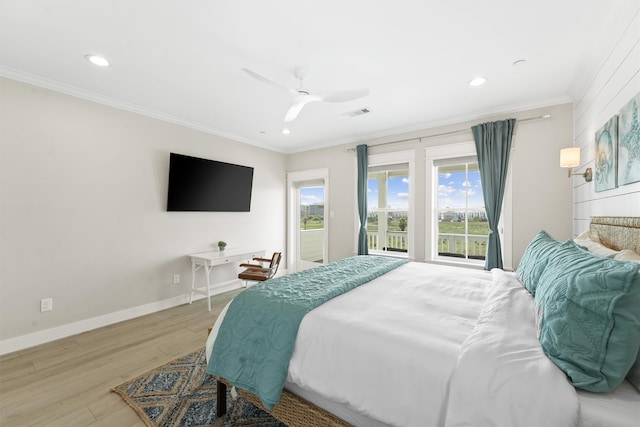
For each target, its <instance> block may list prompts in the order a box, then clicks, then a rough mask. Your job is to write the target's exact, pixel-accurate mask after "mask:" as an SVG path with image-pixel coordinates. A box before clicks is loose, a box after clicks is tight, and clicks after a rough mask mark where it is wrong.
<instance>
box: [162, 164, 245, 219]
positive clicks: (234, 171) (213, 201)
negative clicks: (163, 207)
mask: <svg viewBox="0 0 640 427" xmlns="http://www.w3.org/2000/svg"><path fill="white" fill-rule="evenodd" d="M252 186H253V168H252V167H248V166H241V165H234V164H231V163H224V162H218V161H215V160H207V159H200V158H198V157H191V156H185V155H183V154H176V153H171V156H170V159H169V191H168V196H167V211H182V212H185V211H200V212H249V211H250V209H251V188H252Z"/></svg>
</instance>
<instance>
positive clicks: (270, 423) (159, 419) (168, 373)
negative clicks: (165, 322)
mask: <svg viewBox="0 0 640 427" xmlns="http://www.w3.org/2000/svg"><path fill="white" fill-rule="evenodd" d="M206 364H207V362H206V358H205V351H204V349H202V350H200V351H196V352H195V353H191V354H188V355H186V356H184V357H181V358H179V359H176V360H174V361H172V362H169V363H167V364H166V365H164V366H161V367H159V368H156V369H154V370H152V371H150V372H147V373H145V374H142V375H140V376H139V377H137V378H134V379H133V380H131V381H127V382H126V383H124V384H121V385H119V386H117V387H115V388H114V389H112V390H111V391H113V392H115V393H117V394H119V395H120V396H121V397H122V398H123V399H124V401H125V402H127V404H128V405H129V406H131V408H133V410H134V411H135V412H136V413H137V414H138V416H140V418H141V419H142V421H144V423H145V424H146V425H148V426H159V427H174V426H176V427H177V426H212V425H215V426H223V427H232V426H251V427H285V426H284V424H282V423H280V422H279V421H278V420H276V419H275V418H273V417H272V416H271V415H269V414H267V413H266V412H264V411H263V410H261V409H260V408H258V407H257V406H255V405H253V404H252V403H251V402H248V401H246V400H244V399H242V398H238V399H237V400H233V399H231V396H229V395H228V396H227V405H228V406H227V414H226V416H225V417H222V418H221V419H217V416H216V380H215V378H213V377H212V376H211V375H209V374H207V373H206V372H205V369H206V367H207V365H206Z"/></svg>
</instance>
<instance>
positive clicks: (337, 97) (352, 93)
mask: <svg viewBox="0 0 640 427" xmlns="http://www.w3.org/2000/svg"><path fill="white" fill-rule="evenodd" d="M242 70H243V71H244V72H245V73H247V74H248V75H250V76H251V77H253V78H254V79H256V80H258V81H259V82H261V83H264V84H267V85H269V86H273V87H277V88H279V89H281V90H284V91H286V92H287V93H290V94H292V95H294V98H293V102H292V104H291V106H290V107H289V109H288V110H287V113H286V114H285V116H284V121H285V122H286V123H288V122H292V121H293V120H295V119H296V117H298V115H299V114H300V111H302V109H303V108H304V106H305V105H307V104H309V103H310V102H316V101H324V102H348V101H353V100H356V99H359V98H362V97H365V96H367V95H368V94H369V89H355V90H341V91H333V92H324V93H317V94H314V93H311V92H309V91H308V90H307V89H305V87H304V84H303V81H304V79H305V77H306V76H307V70H306V69H305V68H301V67H299V68H296V69H295V71H294V76H295V77H296V79H297V80H298V81H299V82H300V83H299V84H298V88H297V89H291V88H288V87H286V86H283V85H281V84H280V83H276V82H275V81H273V80H271V79H269V78H267V77H264V76H262V75H260V74H258V73H256V72H255V71H252V70H250V69H248V68H243V69H242Z"/></svg>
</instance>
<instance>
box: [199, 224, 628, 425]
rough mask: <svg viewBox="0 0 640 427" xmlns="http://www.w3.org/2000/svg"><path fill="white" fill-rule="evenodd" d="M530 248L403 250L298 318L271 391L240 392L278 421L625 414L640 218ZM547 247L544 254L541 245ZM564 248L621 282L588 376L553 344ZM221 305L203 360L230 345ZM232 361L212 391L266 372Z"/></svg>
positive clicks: (479, 421) (505, 421)
mask: <svg viewBox="0 0 640 427" xmlns="http://www.w3.org/2000/svg"><path fill="white" fill-rule="evenodd" d="M544 234H546V233H544ZM529 246H530V247H528V248H527V252H526V253H525V256H524V257H523V261H522V262H521V264H522V266H523V267H522V269H521V268H520V266H519V268H518V272H513V273H509V272H504V271H501V270H493V271H491V272H486V271H478V270H472V269H465V268H456V267H447V266H440V265H433V264H425V263H415V262H409V263H400V265H397V266H394V268H392V269H389V271H385V272H383V273H381V274H379V275H375V277H371V278H367V280H366V282H365V283H364V284H358V285H354V286H353V287H351V288H349V289H347V290H345V291H344V292H343V293H340V294H339V295H337V296H334V297H333V298H331V299H328V300H327V301H326V302H324V303H322V304H319V305H318V306H317V307H315V308H312V309H310V310H309V311H308V312H306V314H304V315H303V316H301V320H300V322H299V324H298V325H297V326H296V327H295V328H294V329H295V330H296V331H297V332H296V334H295V337H294V341H293V343H292V350H291V352H290V353H289V354H290V357H289V358H288V359H287V363H286V369H285V372H284V373H283V375H282V376H283V377H284V378H282V382H283V386H282V388H283V389H281V390H278V393H280V391H281V394H279V397H278V399H279V401H278V402H277V403H275V404H274V401H272V400H269V398H265V397H264V396H263V397H260V396H261V394H260V392H259V391H260V389H259V388H257V389H254V388H252V387H251V386H248V387H246V389H245V388H244V387H243V388H238V387H236V388H237V390H238V393H239V394H240V395H241V396H243V397H245V398H247V399H249V400H250V401H252V402H253V403H254V404H257V405H258V406H260V407H262V408H263V409H266V410H268V411H269V412H270V413H272V415H274V416H275V417H276V418H278V419H280V420H282V421H283V422H284V423H285V424H287V425H290V426H295V425H300V426H306V425H322V426H327V425H336V426H337V425H362V426H383V425H385V426H386V425H399V426H414V425H415V426H431V425H432V426H464V425H509V426H518V425H521V426H529V425H531V426H533V425H567V426H569V425H580V426H598V425H607V426H627V425H635V423H637V422H638V420H639V419H640V393H639V391H637V390H636V389H634V387H633V386H632V384H631V383H630V382H629V379H630V378H631V379H632V380H633V381H635V383H636V385H637V382H638V379H639V378H635V379H634V378H633V373H634V372H635V374H636V375H637V373H638V370H639V369H640V362H638V361H637V358H638V347H639V346H640V273H639V272H638V269H639V267H638V265H637V264H633V261H630V262H625V261H627V260H633V257H634V253H635V254H637V253H640V218H636V217H633V218H611V217H594V218H593V219H592V223H591V228H590V231H589V232H588V233H583V235H580V236H578V238H576V239H574V240H573V241H570V242H558V241H554V239H553V238H552V237H550V236H548V235H547V236H544V235H543V232H541V233H538V235H537V236H536V237H534V239H533V240H532V242H531V244H530V245H529ZM556 247H557V248H558V249H557V253H556V252H554V253H556V255H555V256H553V257H551V256H547V255H548V254H549V253H550V251H556ZM585 248H589V249H590V252H587V250H586V249H585ZM608 248H609V249H608ZM607 250H608V251H609V252H607ZM562 251H564V252H562ZM576 251H583V252H585V253H586V255H584V259H585V262H586V263H587V264H588V263H591V264H594V265H595V264H597V266H596V267H591V266H589V265H587V264H585V265H584V266H580V267H579V268H577V270H579V272H578V273H576V274H579V275H581V276H580V277H581V280H582V279H584V278H583V277H582V272H589V271H590V270H589V269H591V270H593V272H595V273H597V274H600V275H602V274H604V273H602V271H603V270H602V269H603V268H604V269H606V268H609V269H610V270H611V271H613V273H606V274H617V275H622V276H624V280H622V282H624V281H625V280H626V282H624V283H623V284H621V285H620V286H621V287H623V288H624V289H623V290H621V289H622V288H621V289H617V290H616V289H614V290H610V292H618V295H619V296H616V297H615V298H613V300H614V302H615V304H617V305H615V304H614V305H615V307H614V306H612V307H613V308H612V309H611V310H609V311H608V314H607V313H605V314H604V315H605V316H607V315H610V316H613V317H612V320H611V319H610V320H611V322H610V323H612V324H613V323H615V325H614V326H615V327H617V326H619V325H622V324H624V323H625V322H626V327H627V330H625V331H623V332H624V333H625V334H626V335H623V336H622V338H620V339H619V338H616V340H617V341H616V342H617V345H618V347H619V348H618V349H617V350H618V353H620V354H622V356H619V355H617V354H616V355H610V354H608V353H606V354H605V355H604V356H598V357H595V356H593V355H587V356H589V357H586V358H585V360H582V356H580V355H579V356H577V359H578V362H577V364H578V365H579V366H578V370H580V369H581V370H586V371H588V372H587V373H590V374H591V376H590V377H589V375H587V379H585V374H584V372H582V371H580V372H578V373H576V372H575V370H576V367H575V366H571V363H569V366H567V363H568V362H567V361H566V360H564V359H563V357H562V354H560V355H559V354H558V353H557V348H556V346H557V345H562V343H560V344H559V343H558V342H555V341H554V338H555V337H556V336H562V333H563V332H562V331H560V332H558V331H556V330H555V329H554V326H555V325H557V324H558V323H559V324H561V325H562V322H557V321H556V320H557V319H556V318H554V317H553V316H554V315H557V314H558V312H560V313H561V312H562V311H563V310H564V308H563V306H560V307H556V306H554V301H555V299H558V300H560V299H562V298H555V299H554V298H552V297H554V292H556V289H555V287H551V286H549V283H551V282H553V281H558V280H559V279H558V278H554V276H553V274H552V271H554V269H555V274H559V275H560V276H562V275H563V274H565V275H568V274H569V273H568V271H570V270H571V268H559V266H560V267H562V264H561V261H560V260H561V259H562V257H563V254H564V253H565V252H566V254H568V255H567V256H574V255H575V254H576V253H577V254H579V256H580V257H582V256H583V254H582V252H576ZM600 252H601V253H600ZM545 254H547V255H545ZM636 256H637V255H636ZM596 257H597V259H596ZM615 257H618V258H619V259H620V262H618V261H616V260H614V258H615ZM542 258H545V261H544V262H538V261H539V260H541V259H542ZM550 258H551V260H550ZM608 260H613V261H608ZM554 263H560V264H558V265H555V264H554ZM541 264H544V265H542V266H541ZM547 264H548V265H547ZM574 264H576V265H578V264H577V263H574ZM603 266H604V267H603ZM621 266H622V267H621ZM594 268H595V270H594ZM364 270H366V271H367V272H370V271H371V270H372V269H371V268H370V267H366V268H364ZM623 270H624V271H623ZM545 271H546V273H545ZM585 274H586V273H585ZM622 276H620V277H622ZM611 277H613V276H611ZM616 277H617V276H616ZM332 281H333V280H331V278H328V279H326V282H327V283H329V282H332ZM317 282H322V281H321V280H317ZM525 282H529V286H527V283H525ZM622 282H621V283H622ZM267 283H268V282H265V285H266V284H267ZM532 283H535V284H536V285H537V288H538V289H535V286H532V285H531V284H532ZM625 283H626V284H625ZM277 284H278V282H275V285H277ZM259 286H260V285H259ZM254 288H256V287H254ZM531 288H534V289H531ZM251 289H253V288H251ZM245 292H246V291H245ZM570 292H571V291H569V293H570ZM610 292H608V293H610ZM243 294H244V292H243ZM590 295H591V294H590ZM562 297H563V298H564V297H565V295H563V296H562ZM536 298H538V300H539V301H537V300H536ZM572 298H573V297H572V296H571V295H569V298H564V299H562V300H563V301H565V300H572ZM587 300H589V298H587ZM620 301H625V303H624V304H621V303H620ZM547 303H549V305H548V306H547V305H544V304H547ZM231 304H234V302H232V303H230V305H228V306H227V307H225V309H224V310H223V312H222V313H221V315H220V316H219V317H218V319H217V320H216V323H215V324H214V326H213V329H212V332H211V334H210V335H209V338H208V340H207V355H208V358H209V368H211V367H212V366H213V365H215V364H216V360H220V359H222V358H223V357H224V358H233V357H234V354H236V355H237V354H239V353H237V352H238V351H240V352H241V351H242V350H237V349H236V350H232V345H230V344H229V342H227V341H224V340H223V338H219V337H220V336H222V337H225V336H226V335H225V334H229V333H231V334H232V335H233V333H232V332H226V331H233V330H234V329H235V328H234V325H230V324H229V322H230V320H229V319H231V318H232V314H233V313H232V314H228V311H229V310H232V311H233V310H234V308H230V307H231ZM588 304H589V303H587V306H588ZM625 304H626V305H625ZM618 306H620V307H618ZM540 307H543V308H544V310H541V308H540ZM623 309H624V310H626V311H624V313H622V312H619V311H620V310H623ZM554 310H555V312H554ZM271 311H274V310H271ZM569 311H570V310H569ZM541 312H543V313H541ZM615 316H618V317H615ZM245 317H251V316H246V314H245ZM225 321H227V324H226V325H225ZM260 322H261V321H260V320H257V323H258V324H259V323H260ZM586 323H588V322H586ZM596 323H598V324H600V323H605V322H604V321H602V322H596ZM598 327H599V326H597V325H596V326H595V328H596V329H597V330H599V329H598ZM565 329H566V328H565ZM276 330H279V329H278V328H276ZM629 331H631V332H629ZM596 332H597V331H596ZM605 332H606V333H604V334H603V333H601V334H600V335H607V336H608V335H611V336H613V335H614V332H615V333H618V331H617V329H615V328H614V329H611V328H609V329H606V330H605ZM621 333H622V332H621ZM242 334H245V332H242ZM260 334H262V335H266V334H264V333H258V335H260ZM575 336H576V337H579V334H578V333H575ZM243 337H246V335H243ZM549 337H550V338H549ZM218 338H219V339H218ZM545 339H547V341H544V340H545ZM543 341H544V342H545V344H542V342H543ZM548 341H550V342H548ZM568 341H571V340H568ZM577 341H579V339H578V340H577ZM610 341H611V342H608V341H607V342H605V344H604V347H607V346H609V347H612V348H614V347H615V345H614V344H616V342H614V341H615V340H613V339H611V340H610ZM621 342H622V343H621ZM234 345H235V344H234ZM239 345H241V344H239ZM278 345H280V344H278ZM596 347H597V346H596ZM600 347H603V345H602V344H601V345H600ZM569 350H575V349H571V348H570V349H569ZM605 350H606V348H605ZM611 351H612V354H613V350H611ZM229 352H232V354H231V355H229V354H228V353H229ZM254 352H255V351H254ZM630 355H631V356H630ZM591 356H593V357H591ZM590 357H591V359H593V358H594V357H595V358H596V359H598V358H600V359H603V360H605V361H607V363H609V359H612V363H614V364H615V363H618V364H619V365H620V364H621V365H622V366H623V367H622V368H620V369H623V370H625V372H624V373H622V374H621V373H620V372H616V373H612V372H610V371H611V370H610V369H609V368H608V367H607V369H600V371H604V372H600V371H598V370H596V371H597V372H595V373H594V372H591V371H589V369H586V368H585V366H586V367H587V368H589V367H590V366H591V364H592V363H593V360H591V359H590ZM630 357H632V358H633V360H630ZM238 359H242V361H243V362H242V363H241V364H240V365H241V366H242V368H237V367H234V368H233V370H232V371H231V372H230V371H226V372H227V374H226V376H225V375H221V376H219V381H218V384H219V386H220V390H219V393H218V396H219V397H220V396H224V395H225V393H224V388H225V386H226V385H234V384H236V385H237V384H238V383H240V384H242V385H243V386H244V385H245V384H244V383H243V382H242V381H239V377H237V376H236V371H239V370H242V369H246V370H249V371H250V370H255V371H259V372H263V371H270V369H265V368H264V366H261V367H259V368H256V367H255V366H253V367H246V366H245V365H244V363H245V361H244V358H243V357H239V358H238ZM622 359H624V360H623V361H621V360H622ZM632 365H633V368H632V367H631V366H632ZM209 368H208V371H209ZM620 369H618V371H619V370H620ZM275 371H277V369H276V370H275ZM627 371H629V372H628V373H627ZM211 372H212V373H214V374H215V373H216V372H217V371H216V368H213V369H212V371H211ZM238 375H242V374H238ZM621 376H622V377H621ZM228 377H231V379H230V378H228ZM627 377H628V378H627ZM621 378H622V379H621ZM572 383H579V387H580V388H576V387H574V385H572ZM607 388H610V390H607V391H606V392H594V391H585V390H583V389H590V390H603V389H607ZM247 389H248V390H251V392H248V391H246V390H247ZM256 390H257V392H256ZM218 403H219V406H218V414H220V415H222V414H223V413H224V409H225V407H226V406H225V404H224V401H223V399H219V400H218Z"/></svg>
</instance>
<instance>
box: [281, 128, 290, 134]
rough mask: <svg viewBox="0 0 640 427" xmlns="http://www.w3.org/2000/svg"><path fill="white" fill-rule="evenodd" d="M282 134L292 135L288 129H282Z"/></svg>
mask: <svg viewBox="0 0 640 427" xmlns="http://www.w3.org/2000/svg"><path fill="white" fill-rule="evenodd" d="M282 133H283V134H285V135H289V134H290V133H291V131H290V130H289V129H287V128H284V129H282Z"/></svg>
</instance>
